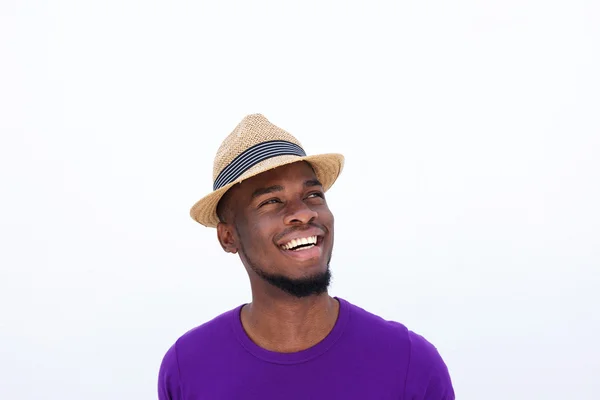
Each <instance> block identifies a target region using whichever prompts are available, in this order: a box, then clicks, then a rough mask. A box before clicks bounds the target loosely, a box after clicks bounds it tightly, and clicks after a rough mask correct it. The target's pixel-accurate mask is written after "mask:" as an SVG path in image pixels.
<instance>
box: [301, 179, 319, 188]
mask: <svg viewBox="0 0 600 400" xmlns="http://www.w3.org/2000/svg"><path fill="white" fill-rule="evenodd" d="M311 186H323V184H322V183H321V182H319V180H318V179H309V180H307V181H306V182H304V187H311Z"/></svg>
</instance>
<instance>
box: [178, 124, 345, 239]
mask: <svg viewBox="0 0 600 400" xmlns="http://www.w3.org/2000/svg"><path fill="white" fill-rule="evenodd" d="M271 140H285V141H288V142H292V143H295V144H297V145H298V146H300V147H302V145H301V144H300V142H299V141H298V140H297V139H296V138H295V137H294V136H292V135H291V134H290V133H288V132H286V131H285V130H283V129H281V128H279V127H277V126H275V125H273V124H272V123H271V122H269V120H267V119H266V118H265V117H264V116H263V115H261V114H251V115H248V116H246V117H245V118H244V119H243V120H242V121H241V122H240V123H239V124H238V126H236V128H235V129H234V130H233V132H231V133H230V134H229V135H228V136H227V137H226V138H225V140H223V143H221V146H220V147H219V150H218V151H217V154H216V156H215V159H214V165H213V182H214V180H215V179H216V178H217V176H218V175H219V173H220V172H221V171H222V170H223V168H225V167H227V165H229V164H230V163H231V162H232V161H233V160H234V159H235V157H237V156H238V155H239V154H241V153H242V152H244V151H245V150H246V149H248V148H249V147H252V146H254V145H256V144H258V143H262V142H266V141H271ZM298 161H307V162H309V163H310V164H311V165H312V167H313V169H314V170H315V174H316V175H317V178H318V179H319V180H320V181H321V183H322V184H323V190H325V191H327V190H328V189H329V188H330V187H331V186H332V185H333V183H334V182H335V181H336V179H337V177H338V176H339V174H340V173H341V171H342V168H343V166H344V156H343V155H341V154H320V155H312V156H310V155H309V156H306V157H299V156H294V155H282V156H277V157H272V158H269V159H266V160H263V161H261V162H259V163H258V164H256V165H254V166H253V167H251V168H250V169H248V170H247V171H246V172H244V173H243V174H242V175H241V176H240V177H239V178H237V179H236V180H235V182H232V183H230V184H228V185H225V186H224V187H222V188H219V189H217V190H215V191H213V192H212V193H210V194H208V195H207V196H205V197H203V198H202V199H200V200H199V201H198V202H196V204H194V206H193V207H192V208H191V210H190V215H191V217H192V218H193V219H194V220H196V221H197V222H199V223H200V224H202V225H204V226H207V227H213V228H214V227H216V226H217V224H218V223H219V218H218V216H217V204H218V203H219V200H221V197H223V195H224V194H225V192H227V190H229V189H230V188H231V187H232V186H233V185H235V184H237V183H239V182H242V181H243V180H245V179H248V178H250V177H252V176H255V175H258V174H260V173H262V172H265V171H268V170H270V169H273V168H277V167H280V166H282V165H286V164H291V163H294V162H298Z"/></svg>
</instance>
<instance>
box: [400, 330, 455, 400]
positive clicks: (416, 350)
mask: <svg viewBox="0 0 600 400" xmlns="http://www.w3.org/2000/svg"><path fill="white" fill-rule="evenodd" d="M408 337H409V340H410V361H409V366H408V373H407V377H406V385H405V392H406V394H407V395H409V398H415V399H431V400H453V399H454V389H453V387H452V380H451V378H450V373H449V372H448V367H447V366H446V363H445V362H444V360H443V358H442V356H441V355H440V353H439V351H438V349H437V348H436V347H435V346H434V345H433V344H432V343H431V342H429V341H428V340H427V339H425V338H424V337H423V336H421V335H419V334H417V333H415V332H412V331H409V332H408ZM411 396H412V397H411Z"/></svg>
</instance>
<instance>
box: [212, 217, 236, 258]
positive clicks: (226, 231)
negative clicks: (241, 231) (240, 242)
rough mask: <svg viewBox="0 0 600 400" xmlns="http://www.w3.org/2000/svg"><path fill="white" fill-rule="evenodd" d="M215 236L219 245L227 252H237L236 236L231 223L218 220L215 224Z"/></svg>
mask: <svg viewBox="0 0 600 400" xmlns="http://www.w3.org/2000/svg"><path fill="white" fill-rule="evenodd" d="M217 237H218V238H219V243H221V247H222V248H223V250H225V251H226V252H227V253H232V254H236V253H237V252H238V247H237V236H236V235H235V230H234V229H233V225H231V224H226V223H224V222H219V224H218V225H217Z"/></svg>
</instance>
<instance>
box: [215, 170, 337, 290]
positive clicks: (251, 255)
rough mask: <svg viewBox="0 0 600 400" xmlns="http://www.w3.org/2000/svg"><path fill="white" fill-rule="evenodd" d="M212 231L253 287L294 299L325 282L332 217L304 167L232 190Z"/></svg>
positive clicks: (264, 175)
mask: <svg viewBox="0 0 600 400" xmlns="http://www.w3.org/2000/svg"><path fill="white" fill-rule="evenodd" d="M219 213H220V215H222V216H223V218H224V220H225V221H224V222H222V223H220V224H219V225H218V226H217V232H218V236H219V241H220V243H221V245H222V246H223V248H224V249H225V251H228V252H231V253H236V252H239V255H240V258H241V260H242V262H243V263H244V265H245V266H246V270H247V271H248V273H249V275H250V279H251V282H252V284H253V286H255V285H261V284H264V283H267V284H269V285H272V286H275V287H278V288H279V289H281V290H284V291H285V292H287V293H289V294H292V295H294V296H296V297H304V296H308V295H311V294H320V293H323V292H325V291H326V290H327V286H328V284H329V280H330V277H331V276H330V272H329V261H330V259H331V254H332V249H333V224H334V218H333V214H332V213H331V211H330V210H329V207H328V206H327V202H326V201H325V195H324V192H323V188H322V186H321V184H320V183H319V181H318V180H317V178H316V176H315V173H314V171H313V170H312V168H311V167H310V165H309V164H308V163H305V162H298V163H293V164H289V165H285V166H282V167H279V168H276V169H273V170H270V171H267V172H264V173H262V174H259V175H257V176H255V177H252V178H250V179H248V180H245V181H243V182H242V183H240V184H238V185H236V186H234V187H233V188H232V189H230V190H229V192H228V193H227V195H226V196H225V197H224V198H223V200H222V201H221V204H220V206H219Z"/></svg>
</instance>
